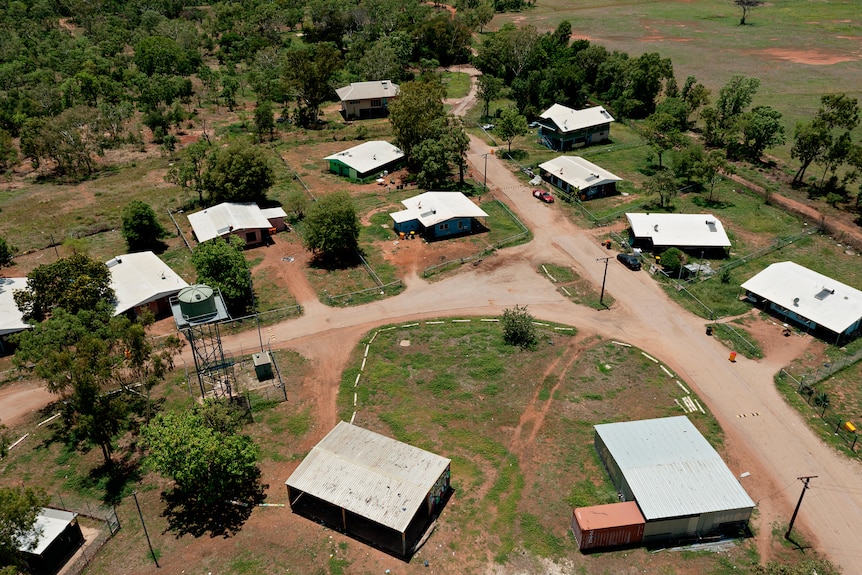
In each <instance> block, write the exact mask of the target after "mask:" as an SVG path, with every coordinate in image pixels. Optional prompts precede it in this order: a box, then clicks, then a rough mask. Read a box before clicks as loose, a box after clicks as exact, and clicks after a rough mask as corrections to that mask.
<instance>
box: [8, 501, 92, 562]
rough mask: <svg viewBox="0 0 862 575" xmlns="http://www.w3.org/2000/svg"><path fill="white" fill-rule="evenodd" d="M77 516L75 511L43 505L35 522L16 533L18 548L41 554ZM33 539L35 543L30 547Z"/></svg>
mask: <svg viewBox="0 0 862 575" xmlns="http://www.w3.org/2000/svg"><path fill="white" fill-rule="evenodd" d="M77 516H78V514H77V513H72V512H71V511H62V510H60V509H52V508H50V507H43V508H42V511H40V512H39V514H38V515H36V522H35V523H34V524H33V527H32V528H31V529H30V530H29V531H27V532H25V533H22V534H20V535H18V537H17V542H18V550H19V551H24V552H26V553H30V554H33V555H41V554H42V553H44V552H45V550H46V549H48V546H50V545H51V543H53V542H54V540H55V539H56V538H57V537H59V536H60V534H61V533H63V531H65V529H66V527H68V526H69V524H70V523H71V522H72V521H74V520H75V518H76V517H77ZM37 537H38V539H37ZM34 541H35V543H36V544H35V546H34V547H32V548H31V546H32V545H33V543H34Z"/></svg>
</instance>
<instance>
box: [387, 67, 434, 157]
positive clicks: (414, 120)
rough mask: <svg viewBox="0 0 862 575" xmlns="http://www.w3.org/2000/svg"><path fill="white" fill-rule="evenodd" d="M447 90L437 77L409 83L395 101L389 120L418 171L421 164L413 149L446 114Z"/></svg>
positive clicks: (396, 136)
mask: <svg viewBox="0 0 862 575" xmlns="http://www.w3.org/2000/svg"><path fill="white" fill-rule="evenodd" d="M445 95H446V91H445V90H444V88H443V85H442V84H440V82H439V81H437V80H429V81H421V82H406V83H404V84H402V85H401V90H400V91H399V93H398V98H396V99H395V100H394V101H393V102H392V103H391V104H389V123H390V124H392V131H393V132H394V135H395V144H396V145H397V146H398V147H399V148H401V150H403V151H404V155H405V156H406V157H407V161H408V164H409V165H410V168H411V170H412V171H414V172H418V171H419V169H421V166H419V165H417V163H416V160H415V159H414V158H413V149H414V147H415V146H417V145H418V144H419V143H420V142H422V141H423V140H425V139H428V138H429V137H431V135H432V124H433V122H434V121H435V120H437V119H439V118H442V117H444V116H445V115H446V112H445V109H444V108H443V97H444V96H445Z"/></svg>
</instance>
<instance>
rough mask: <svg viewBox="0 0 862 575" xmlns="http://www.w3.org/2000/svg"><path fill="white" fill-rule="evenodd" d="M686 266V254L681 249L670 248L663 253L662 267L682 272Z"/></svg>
mask: <svg viewBox="0 0 862 575" xmlns="http://www.w3.org/2000/svg"><path fill="white" fill-rule="evenodd" d="M683 265H685V254H684V253H682V250H680V249H679V248H668V249H666V250H665V251H663V252H662V253H661V267H663V268H664V269H666V270H669V271H673V272H676V271H680V268H681V267H682V266H683Z"/></svg>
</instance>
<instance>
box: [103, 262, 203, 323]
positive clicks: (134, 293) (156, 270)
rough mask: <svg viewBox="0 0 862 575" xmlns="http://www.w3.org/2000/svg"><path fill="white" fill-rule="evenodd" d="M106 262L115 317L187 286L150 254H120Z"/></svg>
mask: <svg viewBox="0 0 862 575" xmlns="http://www.w3.org/2000/svg"><path fill="white" fill-rule="evenodd" d="M105 263H106V264H107V266H108V268H109V270H110V272H111V288H112V289H113V290H114V296H115V297H116V300H117V301H116V308H115V309H114V315H120V314H121V313H123V312H125V311H128V310H130V309H132V308H134V307H137V306H139V305H144V304H145V303H149V302H151V301H155V300H158V299H161V298H163V297H168V296H171V295H174V294H175V293H177V292H179V291H180V290H181V289H183V288H184V287H187V286H188V285H189V284H188V283H186V280H184V279H183V278H181V277H180V276H178V275H177V273H176V272H175V271H174V270H172V269H171V268H170V267H168V264H166V263H165V262H163V261H162V260H161V259H160V258H159V256H157V255H156V254H154V253H153V252H139V253H134V254H123V255H121V256H117V257H115V258H111V259H110V260H108V261H107V262H105Z"/></svg>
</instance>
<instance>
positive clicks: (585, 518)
mask: <svg viewBox="0 0 862 575" xmlns="http://www.w3.org/2000/svg"><path fill="white" fill-rule="evenodd" d="M645 522H646V521H645V520H644V516H643V515H642V514H641V510H640V509H639V508H638V504H637V503H635V502H634V501H625V502H623V503H611V504H609V505H595V506H593V507H578V508H577V509H575V510H574V511H572V532H573V533H574V534H575V539H576V540H577V541H578V547H579V548H580V550H581V551H587V550H591V549H601V548H605V547H619V546H622V545H636V544H638V543H640V542H641V541H642V540H643V536H644V523H645Z"/></svg>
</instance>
